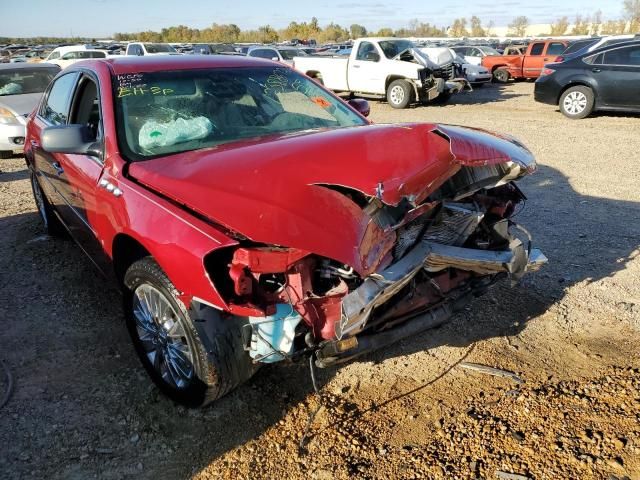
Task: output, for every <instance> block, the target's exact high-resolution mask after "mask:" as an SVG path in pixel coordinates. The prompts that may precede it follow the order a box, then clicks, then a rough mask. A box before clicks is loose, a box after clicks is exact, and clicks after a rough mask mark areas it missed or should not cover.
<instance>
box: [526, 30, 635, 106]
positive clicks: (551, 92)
mask: <svg viewBox="0 0 640 480" xmlns="http://www.w3.org/2000/svg"><path fill="white" fill-rule="evenodd" d="M534 96H535V99H536V101H537V102H542V103H549V104H551V105H558V106H559V107H560V111H561V112H562V113H563V114H564V115H566V116H567V117H569V118H573V119H579V118H585V117H587V116H588V115H589V114H591V112H593V111H594V110H619V111H627V112H640V40H632V41H628V42H623V43H617V44H615V45H610V46H608V47H603V48H600V49H598V50H594V51H592V52H587V53H578V54H576V55H574V56H570V57H569V58H567V59H566V60H565V61H564V62H562V63H551V64H549V65H546V67H545V68H544V69H543V71H542V75H541V76H540V78H538V80H536V85H535V91H534Z"/></svg>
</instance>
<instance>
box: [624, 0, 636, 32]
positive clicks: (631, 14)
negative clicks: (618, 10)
mask: <svg viewBox="0 0 640 480" xmlns="http://www.w3.org/2000/svg"><path fill="white" fill-rule="evenodd" d="M622 5H623V10H624V16H625V20H627V22H629V33H640V0H624V3H623V4H622Z"/></svg>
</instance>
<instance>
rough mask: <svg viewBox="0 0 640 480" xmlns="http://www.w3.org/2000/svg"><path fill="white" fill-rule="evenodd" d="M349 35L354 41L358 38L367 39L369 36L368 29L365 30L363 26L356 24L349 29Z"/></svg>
mask: <svg viewBox="0 0 640 480" xmlns="http://www.w3.org/2000/svg"><path fill="white" fill-rule="evenodd" d="M349 34H350V35H351V38H352V39H354V40H355V39H356V38H360V37H366V36H367V29H366V28H364V27H363V26H362V25H359V24H357V23H354V24H353V25H351V26H350V27H349Z"/></svg>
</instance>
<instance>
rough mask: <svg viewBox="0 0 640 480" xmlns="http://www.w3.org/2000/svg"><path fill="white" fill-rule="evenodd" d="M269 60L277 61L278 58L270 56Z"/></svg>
mask: <svg viewBox="0 0 640 480" xmlns="http://www.w3.org/2000/svg"><path fill="white" fill-rule="evenodd" d="M271 60H273V61H274V62H279V61H280V59H279V58H278V57H271Z"/></svg>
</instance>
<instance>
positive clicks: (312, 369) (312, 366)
mask: <svg viewBox="0 0 640 480" xmlns="http://www.w3.org/2000/svg"><path fill="white" fill-rule="evenodd" d="M314 357H315V354H313V353H312V354H311V355H309V374H310V376H311V384H312V385H313V391H314V392H316V397H317V398H318V406H317V407H316V409H315V410H314V411H313V412H311V413H310V414H309V418H308V419H307V425H306V426H305V428H304V434H303V435H302V438H301V439H300V444H299V445H298V450H299V452H300V454H304V451H305V442H306V440H307V438H308V436H309V430H310V429H311V424H312V423H313V420H314V419H315V418H316V415H318V412H319V411H320V409H321V408H322V397H321V395H320V389H319V388H318V384H317V382H316V366H315V364H314V363H313V359H314Z"/></svg>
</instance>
